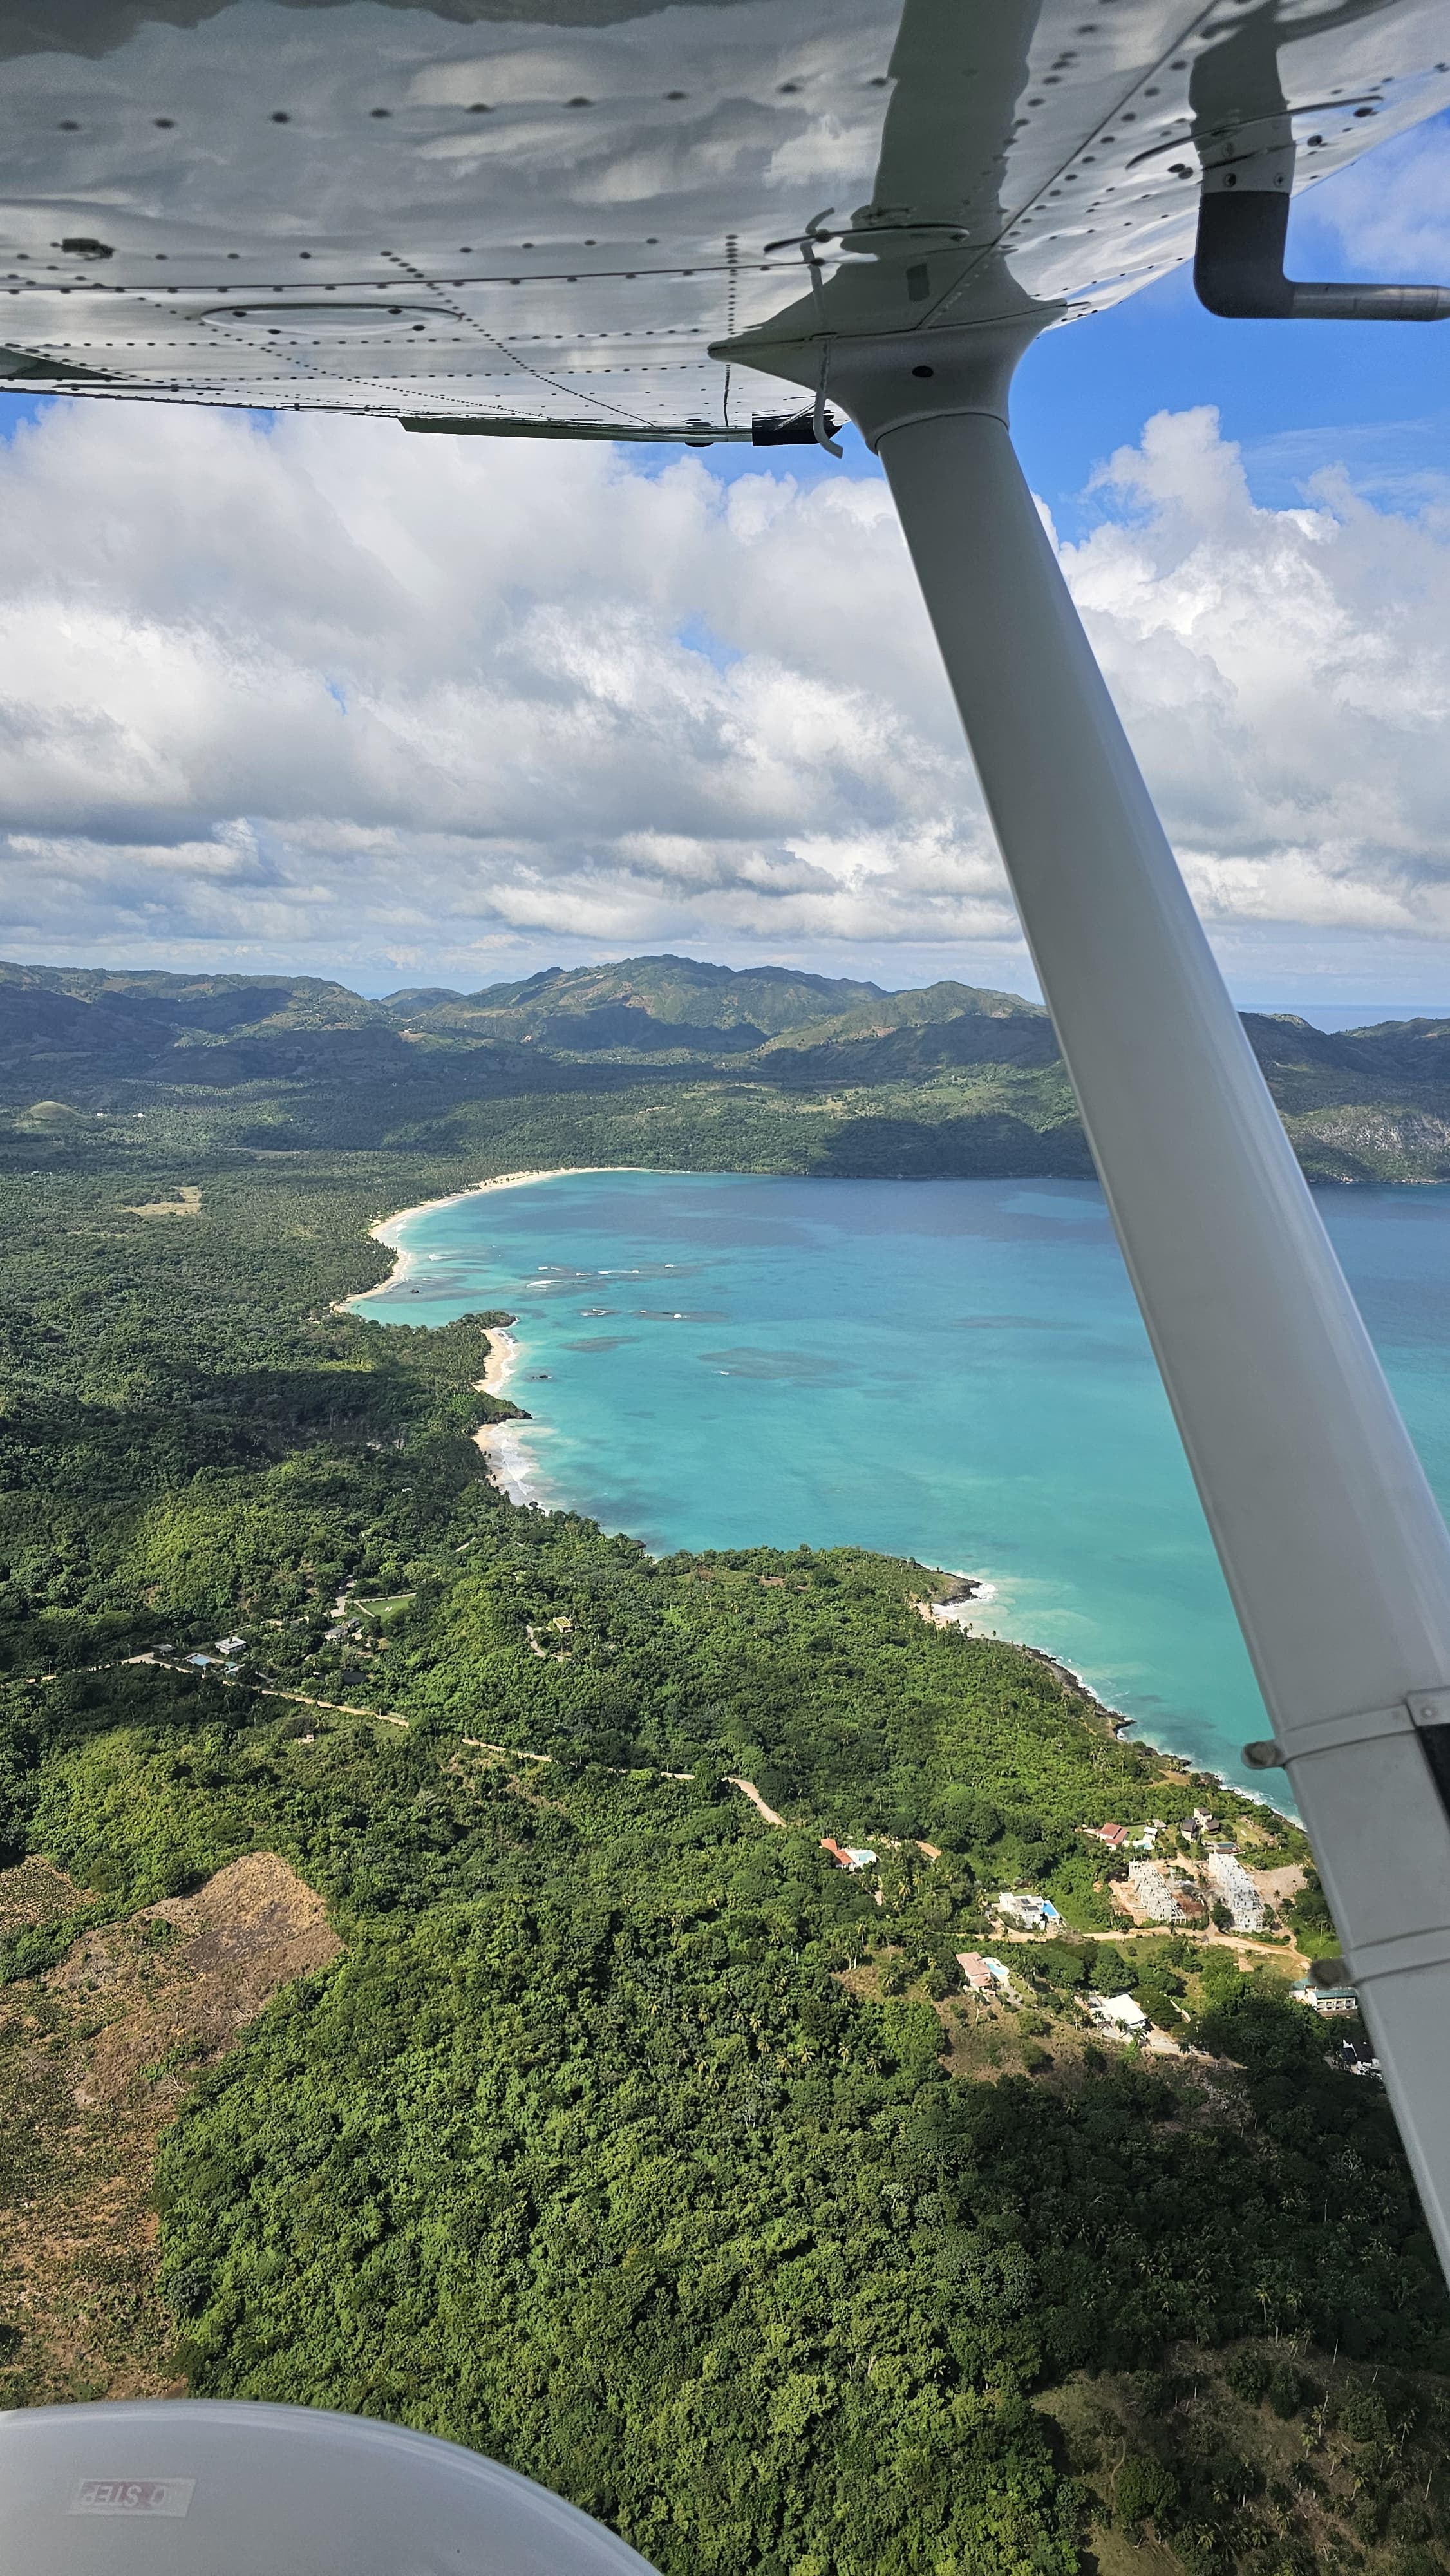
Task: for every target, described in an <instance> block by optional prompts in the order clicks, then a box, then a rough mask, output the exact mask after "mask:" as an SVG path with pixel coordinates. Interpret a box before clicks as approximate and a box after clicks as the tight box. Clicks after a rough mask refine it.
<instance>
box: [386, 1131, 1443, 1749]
mask: <svg viewBox="0 0 1450 2576" xmlns="http://www.w3.org/2000/svg"><path fill="white" fill-rule="evenodd" d="M1320 1204H1321V1207H1322V1209H1323V1213H1324V1216H1325V1218H1326V1221H1327V1223H1328V1226H1329V1230H1330V1233H1331V1234H1332V1235H1333V1237H1334V1241H1335V1244H1336V1246H1337V1248H1338V1251H1339V1255H1340V1258H1341V1260H1342V1261H1343V1263H1344V1265H1345V1268H1346V1270H1347V1272H1348V1274H1349V1277H1350V1280H1351V1282H1352V1284H1353V1286H1354V1289H1355V1291H1356V1294H1357V1295H1358V1297H1359V1300H1360V1303H1361V1306H1362V1308H1363V1310H1364V1314H1365V1317H1366V1321H1367V1322H1368V1324H1369V1327H1370V1330H1371V1332H1372V1333H1373V1335H1374V1338H1375V1341H1376V1344H1377V1346H1378V1348H1379V1351H1380V1355H1381V1358H1382V1359H1383V1361H1384V1363H1385V1365H1386V1368H1387V1369H1388V1372H1389V1375H1390V1378H1391V1380H1392V1382H1393V1384H1394V1387H1395V1391H1396V1393H1397V1395H1398V1397H1399V1400H1400V1403H1401V1405H1402V1406H1403V1408H1404V1411H1405V1415H1406V1417H1407V1420H1408V1422H1409V1425H1410V1429H1411V1431H1412V1433H1413V1435H1414V1438H1415V1440H1416V1442H1417V1444H1418V1446H1419V1450H1420V1454H1421V1457H1422V1458H1423V1459H1424V1462H1425V1465H1426V1468H1427V1470H1428V1472H1429V1474H1430V1477H1431V1480H1432V1482H1433V1483H1434V1485H1435V1488H1436V1491H1437V1493H1438V1494H1439V1496H1440V1498H1441V1501H1442V1503H1450V1188H1438V1187H1437V1188H1428V1189H1398V1190H1395V1189H1387V1190H1375V1191H1354V1192H1345V1193H1343V1194H1329V1195H1325V1196H1323V1197H1322V1198H1321V1201H1320ZM385 1234H386V1238H387V1240H388V1241H389V1242H393V1243H396V1244H397V1245H398V1247H399V1249H400V1251H401V1252H402V1253H403V1255H404V1260H403V1262H402V1264H401V1265H400V1270H399V1274H398V1275H397V1277H396V1278H395V1279H394V1281H392V1282H391V1283H390V1284H389V1286H388V1287H387V1288H385V1289H381V1290H379V1291H377V1292H376V1293H375V1294H374V1295H372V1296H370V1297H366V1298H362V1299H360V1300H359V1301H358V1311H359V1312H360V1313H362V1314H365V1315H371V1316H373V1317H374V1318H376V1319H377V1320H378V1321H381V1322H394V1323H409V1324H419V1323H444V1322H446V1321H447V1320H448V1319H449V1318H450V1317H452V1316H454V1315H458V1314H464V1313H467V1312H468V1311H469V1310H470V1309H474V1308H479V1307H503V1308H507V1309H509V1310H510V1311H512V1312H513V1313H515V1314H516V1315H517V1317H518V1322H517V1326H516V1328H515V1338H516V1341H517V1345H518V1356H517V1360H516V1364H515V1366H514V1369H513V1373H512V1375H511V1376H510V1378H509V1381H508V1393H509V1395H510V1396H511V1397H512V1398H513V1399H514V1401H515V1402H517V1403H519V1404H522V1405H524V1406H526V1407H527V1408H528V1411H529V1413H530V1414H531V1415H532V1416H534V1417H535V1419H534V1421H533V1422H532V1423H531V1424H530V1425H529V1426H528V1427H527V1428H526V1429H525V1430H524V1431H522V1432H521V1433H520V1434H518V1435H516V1436H511V1437H510V1438H509V1439H508V1440H507V1441H506V1443H505V1445H504V1448H503V1451H502V1453H501V1460H502V1464H503V1465H504V1467H505V1470H506V1472H507V1474H508V1475H509V1477H510V1479H511V1480H512V1481H513V1483H514V1486H515V1490H518V1488H519V1486H520V1484H521V1485H522V1487H523V1489H524V1490H526V1491H527V1492H528V1493H529V1494H530V1495H531V1496H533V1497H534V1498H535V1499H537V1500H538V1501H540V1502H544V1503H561V1504H568V1505H570V1506H571V1507H573V1508H574V1509H577V1510H580V1511H584V1512H587V1513H589V1514H591V1515H592V1516H594V1517H595V1518H596V1519H598V1520H600V1521H602V1522H603V1523H604V1525H605V1526H606V1527H607V1528H610V1529H624V1530H629V1531H631V1532H633V1533H634V1534H635V1535H636V1536H637V1537H639V1538H642V1539H643V1540H644V1541H645V1542H646V1543H647V1545H649V1546H650V1547H652V1548H654V1549H656V1550H660V1551H665V1550H669V1549H672V1548H678V1547H743V1546H750V1545H754V1544H758V1543H760V1542H763V1541H764V1542H770V1543H772V1544H776V1545H781V1546H794V1545H796V1544H798V1543H800V1542H802V1541H806V1542H809V1544H810V1545H812V1546H815V1547H822V1546H829V1545H832V1544H836V1543H839V1542H843V1541H851V1542H854V1543H857V1544H859V1545H862V1546H866V1547H873V1548H883V1549H886V1550H889V1551H891V1552H892V1553H895V1554H901V1555H905V1556H914V1557H919V1558H920V1559H921V1560H922V1561H923V1562H924V1563H927V1564H931V1565H941V1566H947V1567H951V1568H953V1569H955V1570H956V1571H958V1572H961V1573H966V1574H972V1575H977V1576H981V1577H984V1578H985V1579H986V1581H987V1582H988V1583H990V1585H991V1586H992V1587H993V1589H992V1595H991V1598H990V1599H988V1600H986V1601H984V1603H983V1605H982V1607H981V1610H980V1613H979V1615H978V1616H977V1618H976V1620H975V1624H976V1625H977V1626H978V1627H979V1628H981V1629H983V1630H992V1631H994V1632H996V1633H997V1634H1000V1635H1002V1636H1008V1637H1016V1638H1020V1639H1022V1640H1024V1641H1025V1642H1026V1643H1028V1644H1031V1645H1036V1646H1042V1647H1045V1648H1046V1649H1047V1650H1048V1651H1049V1652H1050V1653H1052V1654H1054V1655H1057V1656H1060V1657H1061V1658H1062V1660H1063V1661H1064V1662H1065V1663H1067V1664H1069V1665H1070V1666H1071V1667H1072V1669H1073V1670H1074V1671H1075V1672H1078V1673H1080V1674H1081V1675H1082V1677H1083V1678H1084V1680H1085V1681H1087V1682H1088V1683H1089V1684H1090V1686H1091V1687H1092V1688H1093V1689H1094V1690H1095V1691H1097V1692H1098V1693H1099V1694H1100V1696H1101V1697H1102V1698H1103V1699H1105V1700H1107V1701H1108V1702H1110V1704H1111V1705H1112V1706H1113V1707H1115V1708H1119V1709H1122V1710H1125V1711H1126V1712H1127V1713H1128V1714H1129V1715H1130V1716H1132V1717H1134V1718H1135V1719H1136V1720H1137V1721H1138V1722H1139V1725H1140V1727H1141V1729H1142V1732H1143V1733H1144V1735H1146V1736H1147V1737H1148V1738H1150V1739H1151V1740H1152V1741H1153V1742H1155V1743H1159V1744H1163V1745H1167V1746H1171V1747H1172V1748H1173V1749H1174V1750H1175V1751H1178V1752H1182V1753H1185V1754H1188V1755H1190V1756H1191V1757H1192V1758H1193V1759H1194V1760H1195V1761H1196V1762H1197V1763H1199V1764H1202V1765H1204V1766H1207V1767H1210V1768H1213V1769H1215V1770H1220V1771H1227V1772H1229V1773H1230V1774H1231V1775H1232V1776H1234V1777H1237V1778H1247V1776H1248V1775H1245V1774H1244V1773H1243V1772H1242V1771H1241V1768H1240V1765H1239V1761H1238V1748H1239V1746H1240V1745H1242V1744H1243V1743H1245V1742H1246V1741H1247V1740H1248V1739H1249V1738H1251V1737H1253V1736H1255V1735H1261V1734H1263V1733H1264V1731H1265V1721H1264V1714H1263V1708H1262V1703H1261V1702H1260V1699H1259V1696H1258V1691H1257V1689H1256V1686H1255V1683H1254V1680H1253V1676H1252V1674H1251V1672H1250V1670H1249V1665H1248V1661H1247V1658H1246V1656H1245V1654H1244V1650H1243V1647H1242V1645H1241V1643H1240V1641H1239V1636H1238V1631H1237V1629H1236V1627H1235V1625H1234V1621H1233V1616H1232V1613H1231V1611H1230V1609H1229V1604H1228V1598H1227V1595H1226V1593H1225V1590H1224V1586H1223V1581H1222V1578H1221V1576H1220V1574H1219V1571H1218V1566H1217V1563H1216V1561H1215V1558H1214V1555H1213V1552H1212V1549H1211V1547H1210V1545H1209V1541H1208V1537H1207V1533H1206V1531H1205V1528H1204V1524H1203V1519H1202V1516H1201V1514H1200V1512H1199V1508H1198V1502H1197V1498H1196V1496H1195V1494H1194V1491H1193V1487H1192V1484H1191V1482H1190V1479H1189V1475H1188V1470H1187V1468H1186V1466H1185V1465H1184V1463H1183V1457H1182V1452H1181V1451H1180V1449H1179V1446H1178V1440H1177V1435H1176V1433H1175V1431H1174V1428H1173V1424H1172V1421H1171V1418H1170V1415H1169V1412H1168V1407H1167V1403H1166V1401H1165V1399H1164V1396H1163V1393H1162V1390H1161V1388H1160V1386H1159V1383H1158V1378H1157V1373H1156V1371H1155V1369H1154V1366H1153V1362H1152V1358H1151V1356H1150V1353H1149V1349H1148V1344H1147V1340H1146V1338H1145V1335H1144V1332H1143V1328H1142V1325H1141V1323H1140V1322H1139V1320H1138V1313H1137V1308H1136V1307H1135V1305H1134V1303H1133V1299H1132V1294H1131V1291H1130V1289H1129V1287H1128V1283H1127V1278H1126V1276H1125V1273H1124V1270H1123V1266H1122V1262H1121V1259H1120V1257H1119V1254H1118V1250H1117V1246H1116V1243H1115V1242H1114V1239H1113V1234H1112V1229H1111V1227H1110V1225H1109V1223H1108V1219H1107V1215H1106V1211H1105V1209H1104V1206H1103V1202H1102V1198H1101V1195H1100V1193H1099V1191H1098V1189H1097V1188H1096V1186H1095V1185H1094V1184H1092V1183H1088V1182H1066V1181H1063V1182H1055V1181H1052V1182H1040V1181H1033V1182H1011V1181H1007V1182H999V1181H794V1180H768V1179H756V1178H751V1177H742V1176H736V1175H726V1176H721V1175H713V1174H696V1173H657V1172H598V1173H593V1172H591V1173H578V1174H564V1175H559V1176H557V1177H554V1178H551V1179H548V1180H544V1181H539V1182H535V1183H531V1184H528V1185H526V1186H522V1187H519V1188H514V1189H500V1190H489V1191H486V1192H482V1193H478V1194H475V1195H471V1196H469V1197H466V1198H462V1199H455V1200H451V1201H448V1202H446V1203H443V1204H441V1205H438V1206H436V1207H431V1208H425V1209H422V1210H419V1211H417V1212H415V1213H413V1214H411V1215H409V1216H407V1217H405V1218H402V1219H401V1220H398V1221H397V1222H395V1223H394V1224H392V1225H390V1226H388V1227H387V1228H386V1229H385Z"/></svg>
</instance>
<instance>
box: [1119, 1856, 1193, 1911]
mask: <svg viewBox="0 0 1450 2576" xmlns="http://www.w3.org/2000/svg"><path fill="white" fill-rule="evenodd" d="M1128 1885H1129V1886H1130V1887H1131V1889H1132V1891H1133V1894H1134V1897H1135V1898H1136V1900H1137V1903H1138V1905H1139V1908H1140V1909H1141V1911H1142V1912H1143V1913H1144V1914H1146V1915H1147V1917H1148V1920H1149V1922H1150V1923H1181V1922H1182V1921H1183V1909H1182V1907H1181V1906H1180V1904H1179V1902H1178V1889H1177V1887H1176V1886H1175V1885H1174V1882H1173V1880H1172V1879H1171V1878H1170V1877H1169V1875H1168V1872H1167V1871H1166V1869H1165V1868H1164V1867H1163V1864H1162V1862H1161V1861H1157V1860H1130V1861H1129V1863H1128Z"/></svg>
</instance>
